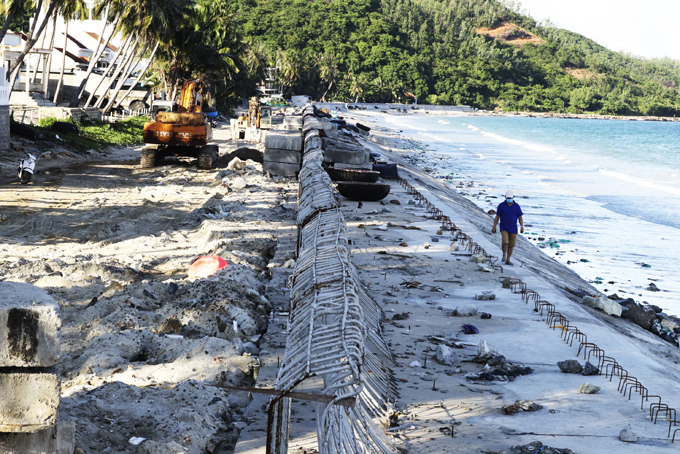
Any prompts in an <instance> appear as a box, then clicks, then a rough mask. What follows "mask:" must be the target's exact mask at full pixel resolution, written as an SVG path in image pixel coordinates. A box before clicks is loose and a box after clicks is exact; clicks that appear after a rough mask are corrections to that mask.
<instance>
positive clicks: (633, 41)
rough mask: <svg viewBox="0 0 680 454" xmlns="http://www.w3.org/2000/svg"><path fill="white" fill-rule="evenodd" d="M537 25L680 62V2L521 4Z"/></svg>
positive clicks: (537, 0) (554, 0)
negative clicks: (544, 23)
mask: <svg viewBox="0 0 680 454" xmlns="http://www.w3.org/2000/svg"><path fill="white" fill-rule="evenodd" d="M519 2H520V3H521V5H522V8H523V9H526V10H527V12H528V13H529V15H530V16H532V17H533V18H534V19H536V20H537V21H542V20H543V19H547V18H549V19H550V21H551V22H552V23H553V24H555V25H556V26H557V27H559V28H564V29H567V30H570V31H572V32H575V33H579V34H581V35H583V36H585V37H587V38H590V39H592V40H593V41H595V42H597V43H598V44H601V45H603V46H605V47H607V48H609V49H610V50H613V51H617V52H619V51H623V52H628V53H632V54H634V55H638V56H643V57H647V58H663V57H670V58H673V59H675V60H680V27H678V23H677V22H678V20H679V19H680V0H616V1H615V0H519Z"/></svg>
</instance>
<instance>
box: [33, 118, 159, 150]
mask: <svg viewBox="0 0 680 454" xmlns="http://www.w3.org/2000/svg"><path fill="white" fill-rule="evenodd" d="M56 121H57V119H56V118H53V117H49V118H43V119H41V120H40V123H39V128H40V129H41V130H42V132H43V135H44V136H45V137H52V138H53V139H54V140H61V141H62V142H64V143H67V144H69V145H72V146H74V147H76V148H79V149H85V150H87V149H96V150H100V149H103V148H107V147H110V146H116V145H118V146H124V145H130V144H137V143H141V142H142V133H143V131H144V123H146V122H147V121H149V119H148V118H147V117H131V118H128V119H126V120H120V121H117V122H115V123H105V122H101V121H85V122H83V123H75V122H73V121H70V122H71V123H75V124H76V125H77V126H78V128H79V129H80V135H79V136H75V135H70V134H64V136H63V137H62V136H59V139H56V137H55V135H56V134H55V133H54V132H53V131H50V127H51V126H52V125H53V124H54V123H55V122H56Z"/></svg>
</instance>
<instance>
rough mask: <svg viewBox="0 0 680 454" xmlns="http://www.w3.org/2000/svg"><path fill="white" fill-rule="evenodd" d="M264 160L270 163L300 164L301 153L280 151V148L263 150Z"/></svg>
mask: <svg viewBox="0 0 680 454" xmlns="http://www.w3.org/2000/svg"><path fill="white" fill-rule="evenodd" d="M264 160H265V161H270V162H282V163H287V164H298V165H299V164H300V162H302V153H301V152H299V151H296V150H282V149H280V148H265V150H264Z"/></svg>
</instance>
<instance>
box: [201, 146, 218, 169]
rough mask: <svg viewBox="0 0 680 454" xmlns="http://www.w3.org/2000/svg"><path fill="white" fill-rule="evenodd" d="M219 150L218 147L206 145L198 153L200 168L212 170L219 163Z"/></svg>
mask: <svg viewBox="0 0 680 454" xmlns="http://www.w3.org/2000/svg"><path fill="white" fill-rule="evenodd" d="M218 151H219V148H218V146H217V145H206V146H205V147H203V148H201V151H199V152H198V168H199V169H206V170H210V169H212V168H213V166H214V165H215V163H216V162H217V158H218V157H219V156H218Z"/></svg>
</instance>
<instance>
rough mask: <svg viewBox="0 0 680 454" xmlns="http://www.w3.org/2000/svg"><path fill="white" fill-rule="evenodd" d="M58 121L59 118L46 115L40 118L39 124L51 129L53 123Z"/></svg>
mask: <svg viewBox="0 0 680 454" xmlns="http://www.w3.org/2000/svg"><path fill="white" fill-rule="evenodd" d="M56 122H57V119H56V118H54V117H45V118H41V119H40V121H39V122H38V126H39V127H41V128H45V129H50V128H51V127H52V125H53V124H54V123H56Z"/></svg>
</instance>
